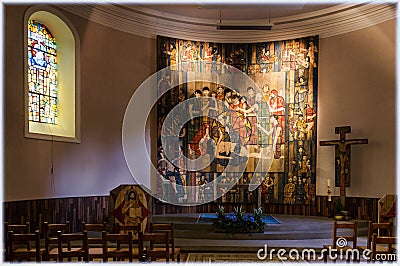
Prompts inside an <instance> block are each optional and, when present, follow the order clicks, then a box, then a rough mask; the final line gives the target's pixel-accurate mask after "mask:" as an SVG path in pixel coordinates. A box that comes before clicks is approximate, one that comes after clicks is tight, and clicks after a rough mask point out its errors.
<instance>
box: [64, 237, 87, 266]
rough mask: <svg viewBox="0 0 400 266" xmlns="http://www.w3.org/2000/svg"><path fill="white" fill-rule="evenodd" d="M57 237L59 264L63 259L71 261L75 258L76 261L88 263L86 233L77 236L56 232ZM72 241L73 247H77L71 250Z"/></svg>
mask: <svg viewBox="0 0 400 266" xmlns="http://www.w3.org/2000/svg"><path fill="white" fill-rule="evenodd" d="M57 236H58V237H57V243H58V261H59V262H62V261H63V260H64V258H68V261H71V258H77V259H78V261H81V260H82V259H83V261H85V262H88V261H89V251H88V243H87V241H88V240H87V239H88V236H87V232H86V231H85V232H83V233H79V234H69V233H67V234H65V233H62V232H61V231H58V234H57ZM72 241H74V245H79V247H74V248H71V242H72ZM78 243H80V244H78Z"/></svg>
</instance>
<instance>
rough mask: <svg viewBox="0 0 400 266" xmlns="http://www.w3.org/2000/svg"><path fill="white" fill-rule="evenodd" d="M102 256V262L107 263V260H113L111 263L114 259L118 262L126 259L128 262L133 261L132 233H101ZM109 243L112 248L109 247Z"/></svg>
mask: <svg viewBox="0 0 400 266" xmlns="http://www.w3.org/2000/svg"><path fill="white" fill-rule="evenodd" d="M102 243H103V247H102V249H103V250H102V256H103V262H107V261H108V259H109V258H113V261H115V260H116V259H118V260H121V259H123V260H125V259H128V260H129V262H132V261H133V255H132V233H131V232H128V233H127V234H108V233H107V232H105V231H103V232H102ZM110 243H116V244H117V246H116V247H115V244H112V245H113V246H110V245H109V244H110ZM124 244H125V245H127V248H126V247H122V245H124Z"/></svg>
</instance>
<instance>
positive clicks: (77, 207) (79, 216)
mask: <svg viewBox="0 0 400 266" xmlns="http://www.w3.org/2000/svg"><path fill="white" fill-rule="evenodd" d="M336 200H338V197H332V202H331V203H329V202H328V198H327V197H325V196H317V198H316V204H315V205H312V206H310V205H287V204H264V205H263V206H262V207H263V212H264V213H267V214H287V215H306V216H321V217H329V216H330V215H332V213H333V209H334V206H335V202H336ZM378 200H379V199H377V198H355V197H347V198H346V210H348V211H350V213H351V216H352V218H355V219H361V220H372V221H377V217H378V216H377V213H378ZM3 204H4V205H3V207H4V221H5V222H9V223H11V224H23V223H25V222H27V221H29V222H30V223H31V230H34V229H42V228H41V227H42V225H43V222H45V221H47V222H49V223H63V222H65V221H67V220H69V221H70V222H71V230H72V232H78V231H80V230H81V227H80V224H81V222H82V221H84V222H86V223H102V222H108V217H109V196H93V197H74V198H58V199H40V200H25V201H12V202H5V203H3ZM237 205H238V204H224V206H225V208H226V211H231V210H233V207H235V206H237ZM217 207H218V204H217V203H209V204H203V205H199V206H185V207H180V206H174V205H170V204H165V203H162V202H160V201H159V200H155V199H153V211H154V213H153V214H167V213H168V214H171V213H213V212H215V211H216V210H217ZM251 208H253V205H251V206H249V207H248V210H246V211H252V210H251ZM329 209H330V210H332V211H331V212H329Z"/></svg>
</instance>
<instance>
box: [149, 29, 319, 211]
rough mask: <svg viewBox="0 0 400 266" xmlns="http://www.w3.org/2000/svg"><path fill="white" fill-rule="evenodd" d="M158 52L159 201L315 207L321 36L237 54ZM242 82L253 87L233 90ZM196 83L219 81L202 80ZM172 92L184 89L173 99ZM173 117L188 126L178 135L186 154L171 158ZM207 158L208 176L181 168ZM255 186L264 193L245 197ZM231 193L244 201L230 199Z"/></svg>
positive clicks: (185, 44) (172, 42)
mask: <svg viewBox="0 0 400 266" xmlns="http://www.w3.org/2000/svg"><path fill="white" fill-rule="evenodd" d="M157 49H158V62H157V63H158V70H159V75H160V77H159V83H158V94H159V95H160V98H159V100H158V106H157V108H158V110H157V115H158V116H157V119H158V127H159V128H158V137H159V138H158V158H157V160H158V161H157V167H158V171H159V173H160V175H161V176H162V178H161V179H160V180H161V181H159V182H158V184H157V194H158V195H159V198H161V199H162V200H165V201H167V202H174V201H176V202H179V203H187V204H191V203H195V204H199V203H206V202H210V201H212V200H217V198H218V200H219V201H222V203H224V202H226V203H229V202H230V203H235V202H237V203H239V202H240V203H246V202H251V201H258V203H261V204H264V203H284V204H314V203H315V182H316V180H315V178H316V177H315V172H316V171H315V168H316V136H317V135H316V128H317V127H316V121H317V73H318V36H312V37H305V38H299V39H292V40H284V41H271V42H264V43H239V44H238V43H234V44H233V43H232V44H230V43H211V42H202V41H193V40H181V39H174V38H169V37H161V36H159V37H158V40H157ZM227 66H230V67H227ZM172 72H174V73H173V74H171V73H172ZM234 72H235V73H236V72H243V73H244V74H246V75H247V76H248V77H250V79H251V80H252V81H253V82H254V86H247V85H246V86H243V85H239V84H240V83H235V82H233V83H232V82H231V83H229V82H228V83H229V84H234V85H231V86H230V87H228V86H226V84H227V83H226V82H223V81H224V80H225V81H226V80H229V79H230V77H231V75H232V73H234ZM196 73H197V74H198V73H210V74H215V79H214V80H213V81H210V80H206V81H205V80H195V79H193V78H192V77H193V75H197V74H196ZM176 79H178V80H179V82H177V81H176ZM173 83H175V84H179V85H177V86H175V87H173V88H172V89H168V88H169V86H170V84H173ZM186 100H191V101H190V103H188V104H186V105H183V106H182V107H181V108H180V109H179V108H175V107H177V106H178V104H180V103H182V102H184V101H186ZM173 111H175V112H178V113H180V114H182V115H186V116H187V119H186V122H185V123H184V124H182V126H181V127H180V130H179V132H178V134H176V135H177V136H176V137H177V138H178V143H179V145H178V146H179V147H177V146H176V147H175V148H172V150H173V152H171V149H170V148H168V150H169V153H170V156H166V154H165V153H166V151H165V149H166V146H168V143H167V142H164V143H163V141H162V136H163V134H164V133H163V124H164V122H165V120H166V117H167V116H168V114H169V113H170V112H173ZM163 144H164V145H163ZM171 154H172V155H171ZM202 155H204V156H203V157H202ZM207 156H208V158H211V159H209V164H208V165H204V167H203V166H202V168H201V169H196V170H193V169H191V168H190V167H189V168H187V167H186V168H185V167H181V165H180V163H182V162H181V161H182V158H188V159H190V160H194V159H197V158H200V157H201V158H206V157H207ZM210 156H211V157H210ZM229 164H230V165H229ZM228 165H229V168H228ZM163 180H164V181H165V182H164V181H163ZM210 183H213V185H212V186H208V184H210ZM232 183H235V184H236V185H235V186H228V185H227V184H232ZM250 183H254V184H256V185H257V186H258V185H259V188H258V189H257V190H255V191H257V193H255V192H254V191H252V189H247V190H244V189H242V190H240V186H245V185H246V184H247V185H248V184H250ZM166 184H172V185H166ZM187 186H194V187H196V189H195V190H191V191H190V192H189V191H188V190H187V189H186V188H187ZM238 186H239V187H238ZM227 188H228V189H229V190H230V192H232V191H233V192H237V193H236V194H235V193H228V194H227V193H226V192H227V191H226V190H228V189H227ZM188 193H195V194H196V195H194V196H193V195H191V196H190V197H188ZM190 201H191V202H190Z"/></svg>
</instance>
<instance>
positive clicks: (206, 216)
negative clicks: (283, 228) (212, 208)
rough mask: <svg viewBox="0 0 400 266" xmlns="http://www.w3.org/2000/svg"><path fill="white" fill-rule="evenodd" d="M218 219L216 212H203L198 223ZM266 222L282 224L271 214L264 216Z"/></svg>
mask: <svg viewBox="0 0 400 266" xmlns="http://www.w3.org/2000/svg"><path fill="white" fill-rule="evenodd" d="M216 219H217V214H216V213H202V214H200V215H199V218H198V219H197V222H198V223H213V222H214V221H215V220H216ZM262 220H263V222H264V223H265V224H280V222H279V221H278V220H277V219H276V218H274V217H273V216H271V215H263V218H262Z"/></svg>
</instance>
